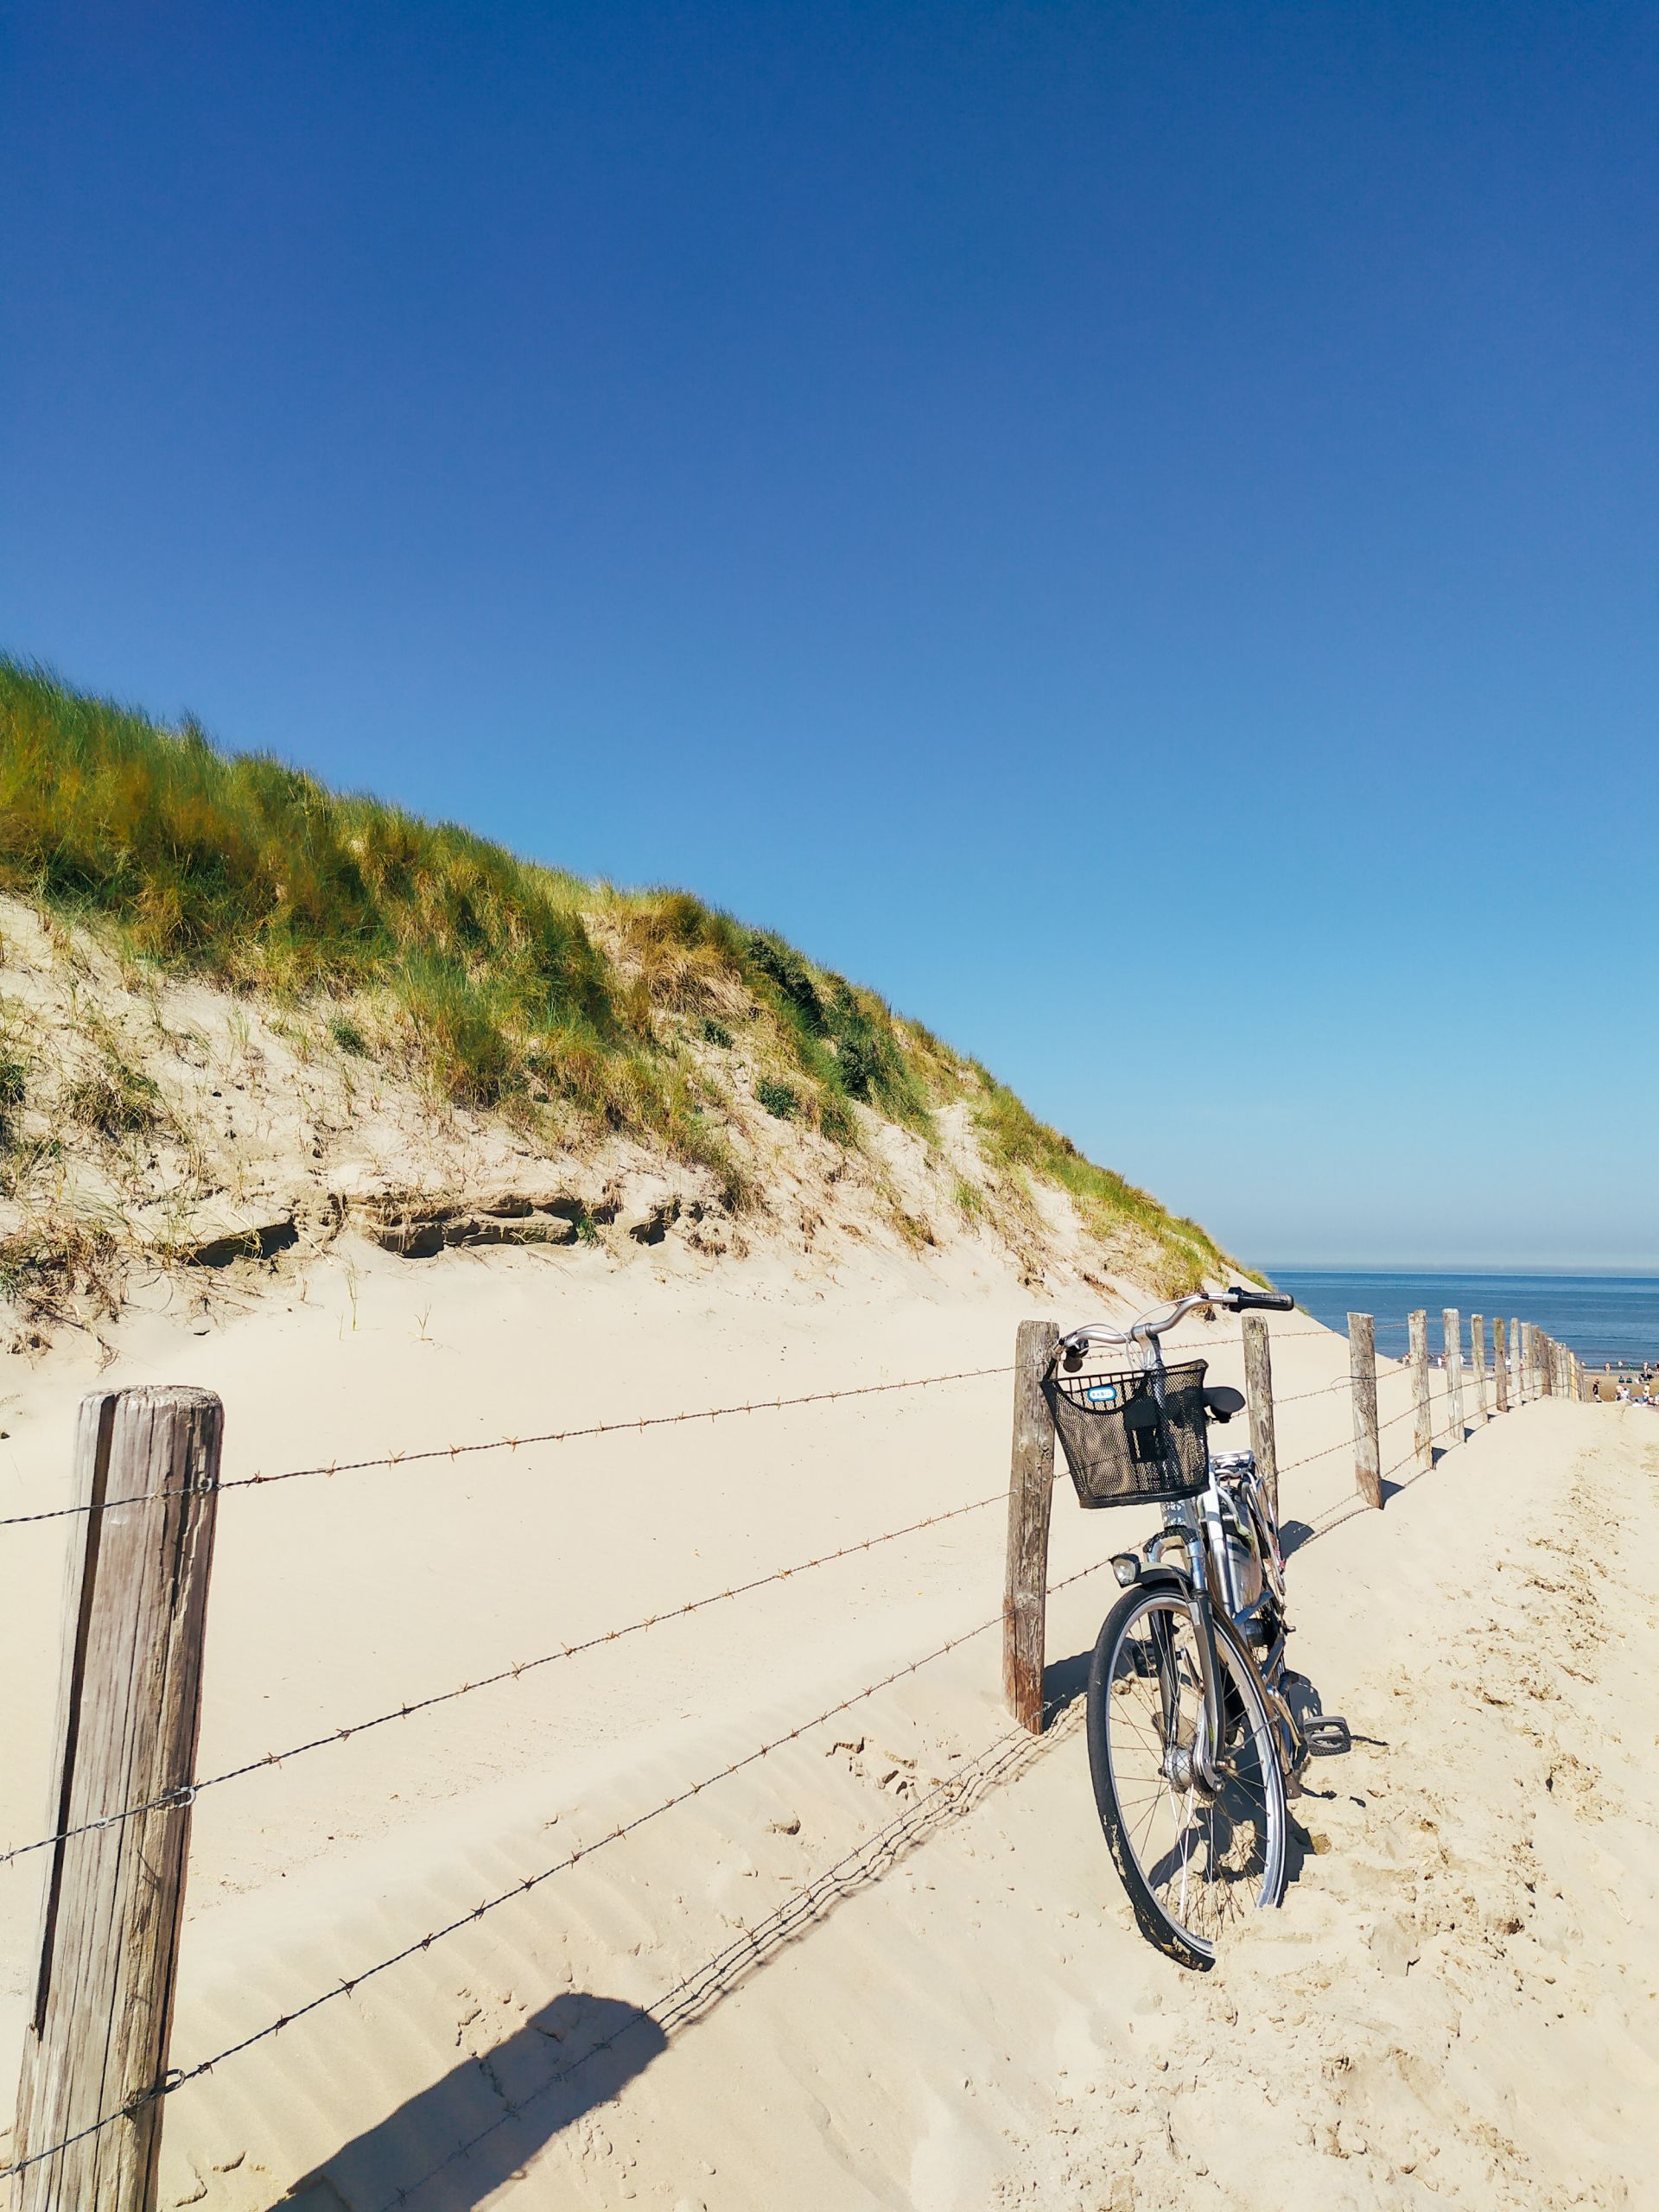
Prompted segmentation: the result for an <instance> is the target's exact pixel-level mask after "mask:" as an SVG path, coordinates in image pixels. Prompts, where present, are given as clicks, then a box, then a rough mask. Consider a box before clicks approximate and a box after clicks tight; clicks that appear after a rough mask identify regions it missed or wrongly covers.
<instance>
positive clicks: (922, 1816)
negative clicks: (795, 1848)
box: [379, 1699, 1065, 2212]
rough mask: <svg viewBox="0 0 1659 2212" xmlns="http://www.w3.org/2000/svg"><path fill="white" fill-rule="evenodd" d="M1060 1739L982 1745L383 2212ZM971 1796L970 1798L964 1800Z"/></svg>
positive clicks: (690, 2007) (674, 2021)
mask: <svg viewBox="0 0 1659 2212" xmlns="http://www.w3.org/2000/svg"><path fill="white" fill-rule="evenodd" d="M1064 1705H1065V1700H1058V1699H1056V1700H1050V1701H1049V1703H1047V1704H1046V1705H1045V1707H1043V1718H1044V1719H1045V1721H1046V1720H1047V1719H1048V1717H1049V1716H1050V1714H1052V1713H1054V1712H1055V1711H1056V1710H1057V1709H1062V1708H1063V1707H1064ZM1055 1740H1056V1732H1047V1731H1045V1732H1042V1733H1039V1734H1035V1735H1033V1733H1032V1732H1031V1731H1030V1730H1028V1729H1027V1728H1024V1727H1014V1728H1010V1729H1007V1730H1005V1731H1004V1732H1003V1733H1002V1734H1001V1735H1000V1736H998V1737H996V1738H995V1739H994V1740H993V1741H992V1742H991V1743H989V1744H988V1745H986V1746H985V1747H984V1749H983V1750H982V1751H977V1752H976V1753H975V1754H974V1756H973V1758H971V1759H969V1761H967V1762H966V1763H965V1764H963V1765H962V1766H961V1767H959V1768H958V1769H957V1771H956V1772H955V1773H954V1774H952V1775H949V1776H947V1777H946V1778H945V1779H944V1781H943V1782H941V1783H938V1785H937V1786H936V1787H935V1788H934V1789H931V1790H929V1791H928V1793H927V1795H926V1796H924V1797H920V1798H918V1799H917V1801H916V1802H914V1803H913V1804H912V1805H909V1806H907V1807H906V1809H905V1810H904V1811H903V1812H902V1813H899V1814H898V1815H896V1816H895V1817H894V1818H893V1820H892V1821H889V1822H888V1823H887V1827H884V1828H880V1829H878V1830H877V1832H876V1833H875V1834H874V1835H873V1836H868V1837H866V1838H864V1839H862V1840H861V1841H860V1842H858V1843H856V1844H855V1845H854V1847H853V1848H852V1849H851V1850H850V1851H849V1852H846V1853H843V1854H842V1857H841V1858H840V1859H836V1860H835V1861H834V1862H833V1864H831V1865H830V1866H825V1867H823V1869H821V1870H820V1872H818V1873H817V1874H816V1875H814V1876H813V1878H812V1879H811V1880H810V1882H807V1883H805V1884H804V1885H802V1886H801V1888H799V1889H798V1890H797V1891H794V1893H793V1894H792V1895H791V1896H790V1897H786V1898H785V1900H784V1902H783V1903H782V1904H779V1905H777V1906H775V1907H774V1908H773V1910H772V1911H771V1912H769V1913H768V1914H767V1915H766V1917H765V1919H764V1920H760V1921H757V1922H755V1923H754V1924H753V1926H752V1927H748V1928H743V1929H740V1930H739V1931H738V1933H737V1935H736V1936H734V1937H733V1938H732V1940H731V1941H730V1942H728V1943H727V1944H725V1945H723V1946H722V1947H721V1949H720V1950H718V1951H716V1952H715V1954H714V1955H713V1956H712V1957H710V1958H708V1959H705V1960H704V1961H702V1963H701V1964H700V1965H698V1966H696V1967H692V1969H691V1970H690V1973H689V1974H683V1975H682V1976H681V1977H680V1979H679V1980H677V1982H674V1983H671V1985H670V1986H669V1987H668V1988H667V1989H665V1990H664V1991H662V1992H661V1993H659V1994H658V1996H656V1997H654V1998H652V2000H651V2001H650V2003H649V2004H647V2005H641V2006H640V2007H639V2010H638V2011H637V2012H634V2013H632V2015H631V2017H629V2018H626V2019H625V2020H623V2021H622V2022H620V2024H619V2025H618V2026H617V2027H615V2028H613V2030H612V2031H611V2032H610V2034H609V2035H607V2036H604V2037H601V2039H600V2040H599V2041H598V2042H597V2043H594V2044H589V2045H588V2048H587V2049H586V2050H582V2051H581V2052H579V2053H578V2054H577V2056H575V2058H573V2059H571V2060H570V2061H569V2063H567V2064H565V2065H563V2066H561V2067H560V2068H559V2069H557V2071H556V2073H554V2074H551V2075H549V2076H548V2077H547V2079H546V2080H545V2081H543V2082H538V2083H537V2086H536V2088H533V2089H531V2091H529V2092H528V2094H525V2095H524V2096H523V2097H520V2098H519V2099H518V2100H517V2101H510V2102H508V2103H506V2104H505V2105H504V2107H503V2108H502V2110H501V2111H500V2112H499V2113H498V2114H497V2116H496V2117H495V2119H493V2120H490V2121H489V2122H488V2123H487V2124H486V2126H483V2127H481V2128H480V2129H479V2130H478V2132H477V2133H476V2134H474V2135H471V2136H468V2137H467V2139H466V2140H465V2141H464V2142H462V2143H458V2144H457V2145H455V2146H454V2149H453V2150H451V2151H449V2152H447V2153H446V2154H445V2156H444V2157H443V2158H441V2159H439V2161H438V2162H437V2164H435V2165H433V2166H429V2167H428V2168H427V2170H426V2171H425V2172H424V2173H423V2174H420V2175H418V2176H417V2177H416V2179H415V2180H413V2181H411V2182H409V2183H405V2184H404V2187H402V2188H401V2189H399V2190H397V2192H396V2193H395V2194H394V2195H393V2196H389V2197H387V2198H386V2199H385V2201H384V2202H383V2203H382V2204H381V2206H380V2208H379V2212H397V2208H399V2207H401V2206H403V2205H405V2204H408V2203H410V2202H412V2201H413V2199H414V2198H415V2197H416V2196H418V2195H419V2193H420V2192H421V2190H423V2189H425V2188H426V2187H427V2186H428V2185H429V2183H432V2182H434V2181H435V2180H436V2179H437V2178H438V2177H439V2175H440V2174H442V2173H445V2172H447V2171H448V2169H449V2168H450V2167H451V2166H452V2165H454V2164H457V2162H458V2161H459V2160H461V2159H462V2158H470V2157H471V2155H472V2153H473V2152H474V2151H476V2150H477V2148H478V2147H479V2145H480V2144H481V2143H483V2142H485V2141H486V2140H487V2139H488V2138H489V2137H490V2136H492V2135H493V2134H494V2133H496V2131H497V2130H498V2129H499V2128H501V2127H505V2126H508V2125H509V2124H510V2123H511V2122H512V2120H517V2119H518V2118H519V2117H520V2115H521V2114H522V2113H524V2109H525V2107H527V2106H529V2105H531V2104H532V2103H535V2102H536V2101H538V2100H539V2099H540V2098H542V2097H544V2096H546V2095H548V2094H550V2093H551V2092H552V2091H553V2090H554V2089H556V2088H559V2087H560V2086H561V2085H562V2084H563V2082H568V2081H569V2079H570V2077H571V2076H572V2075H574V2074H577V2073H579V2072H580V2071H581V2070H582V2068H583V2067H584V2066H587V2065H588V2064H590V2063H592V2061H593V2060H594V2059H595V2058H598V2057H600V2056H602V2054H603V2053H604V2052H606V2051H607V2050H613V2049H614V2048H615V2046H616V2045H617V2044H619V2043H621V2042H622V2041H624V2040H625V2038H626V2037H628V2036H629V2035H631V2034H632V2033H633V2032H634V2031H635V2030H637V2029H639V2028H640V2027H643V2026H651V2027H654V2028H655V2029H656V2030H657V2031H658V2033H659V2034H660V2035H662V2036H663V2037H664V2038H666V2037H668V2036H670V2035H671V2034H672V2033H673V2031H675V2030H676V2029H677V2028H679V2027H682V2026H683V2025H684V2024H687V2023H688V2022H689V2021H690V2020H692V2019H695V2018H697V2017H698V2016H699V2015H700V2014H701V2013H702V2012H704V2011H705V2010H706V2009H707V2007H708V2005H709V2003H710V2002H711V2000H712V1999H713V1998H714V1996H715V1995H716V1994H717V1993H728V1994H729V1993H730V1991H731V1990H732V1988H733V1987H734V1985H735V1980H736V1976H737V1974H739V1972H740V1971H741V1970H743V1969H747V1968H748V1967H753V1966H758V1965H759V1964H760V1963H761V1961H763V1959H764V1958H765V1956H766V1954H767V1953H768V1952H769V1951H771V1950H773V1949H775V1948H778V1946H779V1945H780V1944H782V1943H784V1942H788V1941H789V1939H790V1938H791V1936H794V1935H795V1934H796V1933H797V1932H798V1930H799V1929H801V1928H803V1927H804V1926H805V1925H806V1924H807V1923H809V1922H810V1921H811V1920H813V1919H815V1918H817V1916H818V1914H819V1913H820V1912H821V1911H822V1910H823V1907H824V1905H825V1904H827V1903H829V1901H830V1900H832V1899H833V1898H836V1897H845V1896H847V1895H848V1894H849V1890H850V1887H851V1885H852V1882H853V1881H854V1880H855V1879H856V1880H874V1879H875V1878H877V1877H878V1875H879V1874H880V1873H882V1872H886V1871H887V1870H888V1869H889V1868H890V1867H891V1866H893V1864H894V1863H895V1862H896V1860H897V1859H898V1858H899V1854H900V1853H901V1851H903V1850H904V1849H906V1848H907V1847H911V1846H912V1845H914V1844H916V1843H918V1842H919V1841H920V1840H921V1839H922V1837H923V1836H924V1834H925V1833H926V1832H927V1831H929V1830H931V1829H932V1828H935V1827H938V1826H940V1825H941V1824H942V1822H943V1821H945V1820H947V1819H949V1818H950V1817H951V1816H952V1815H954V1814H956V1813H957V1812H958V1811H971V1810H972V1808H973V1805H974V1804H975V1803H976V1802H978V1801H979V1799H980V1797H982V1796H983V1795H984V1794H985V1791H986V1790H987V1789H988V1788H989V1787H991V1786H992V1785H993V1784H995V1783H997V1782H1000V1781H1002V1780H1004V1779H1006V1778H1007V1776H1008V1775H1009V1774H1010V1773H1011V1772H1012V1771H1014V1770H1017V1769H1018V1768H1019V1767H1020V1766H1022V1765H1024V1764H1026V1763H1027V1762H1028V1761H1029V1760H1030V1759H1033V1758H1037V1757H1039V1755H1040V1754H1041V1753H1042V1752H1043V1751H1046V1749H1047V1748H1048V1746H1049V1745H1051V1744H1052V1743H1053V1742H1054V1741H1055ZM964 1801H966V1802H964Z"/></svg>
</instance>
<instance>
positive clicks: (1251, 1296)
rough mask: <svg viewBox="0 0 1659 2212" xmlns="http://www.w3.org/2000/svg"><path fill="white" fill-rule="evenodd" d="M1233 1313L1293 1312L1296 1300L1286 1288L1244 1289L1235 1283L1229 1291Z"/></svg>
mask: <svg viewBox="0 0 1659 2212" xmlns="http://www.w3.org/2000/svg"><path fill="white" fill-rule="evenodd" d="M1231 1298H1232V1307H1233V1311H1234V1313H1294V1312H1295V1311H1296V1301H1295V1300H1294V1298H1293V1297H1292V1296H1291V1294H1290V1293H1289V1292H1288V1291H1287V1290H1244V1289H1243V1288H1241V1287H1240V1286H1239V1285H1238V1284H1237V1283H1235V1284H1234V1285H1233V1287H1232V1293H1231Z"/></svg>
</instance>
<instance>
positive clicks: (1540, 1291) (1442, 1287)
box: [1268, 1267, 1659, 1367]
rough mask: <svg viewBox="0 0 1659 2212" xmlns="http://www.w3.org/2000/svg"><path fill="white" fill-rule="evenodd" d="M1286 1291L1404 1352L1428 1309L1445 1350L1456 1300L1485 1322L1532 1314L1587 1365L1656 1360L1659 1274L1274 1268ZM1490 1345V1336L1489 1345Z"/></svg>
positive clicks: (1432, 1340) (1328, 1321)
mask: <svg viewBox="0 0 1659 2212" xmlns="http://www.w3.org/2000/svg"><path fill="white" fill-rule="evenodd" d="M1268 1274H1270V1275H1271V1276H1272V1278H1273V1280H1274V1282H1275V1283H1277V1284H1278V1286H1279V1287H1280V1288H1281V1290H1287V1291H1289V1292H1291V1293H1292V1294H1293V1295H1294V1298H1295V1300H1296V1303H1297V1304H1298V1305H1299V1306H1301V1307H1302V1308H1303V1309H1304V1311H1305V1312H1306V1313H1311V1314H1312V1315H1313V1318H1314V1319H1315V1320H1316V1321H1322V1322H1323V1323H1324V1324H1325V1326H1326V1327H1327V1328H1332V1329H1340V1330H1342V1331H1343V1332H1344V1334H1345V1333H1346V1331H1347V1327H1348V1316H1349V1315H1350V1314H1351V1313H1370V1314H1371V1315H1373V1316H1374V1317H1375V1319H1376V1348H1377V1350H1378V1351H1380V1352H1386V1353H1388V1354H1389V1356H1390V1357H1394V1358H1398V1357H1399V1356H1400V1355H1401V1354H1402V1352H1403V1351H1405V1350H1406V1341H1407V1332H1406V1317H1407V1315H1408V1314H1409V1313H1413V1312H1414V1311H1415V1310H1416V1308H1417V1307H1419V1306H1421V1307H1422V1308H1423V1309H1424V1310H1425V1311H1426V1312H1427V1314H1428V1318H1429V1329H1428V1342H1429V1349H1430V1351H1439V1350H1440V1315H1441V1313H1442V1312H1443V1311H1444V1310H1445V1308H1446V1306H1454V1307H1455V1308H1456V1309H1457V1311H1458V1313H1459V1314H1460V1315H1461V1316H1462V1319H1463V1334H1464V1341H1465V1344H1467V1342H1468V1335H1469V1316H1470V1315H1471V1313H1478V1314H1481V1315H1482V1316H1483V1317H1484V1319H1485V1320H1486V1321H1487V1322H1488V1324H1490V1323H1491V1319H1492V1318H1493V1316H1494V1315H1496V1314H1502V1316H1503V1319H1504V1320H1505V1321H1506V1322H1508V1321H1510V1320H1518V1321H1531V1322H1533V1323H1535V1325H1536V1326H1537V1327H1539V1328H1541V1329H1545V1330H1548V1332H1549V1334H1550V1335H1551V1336H1552V1337H1554V1338H1556V1339H1557V1341H1558V1342H1560V1343H1561V1344H1566V1345H1567V1347H1568V1349H1569V1350H1570V1351H1575V1352H1577V1354H1578V1355H1579V1357H1580V1359H1581V1360H1583V1361H1584V1362H1585V1363H1586V1366H1591V1367H1601V1366H1605V1365H1606V1364H1607V1363H1609V1362H1611V1363H1612V1364H1613V1365H1614V1366H1620V1365H1630V1366H1636V1367H1640V1366H1641V1365H1642V1364H1643V1363H1644V1362H1649V1361H1651V1362H1655V1363H1659V1275H1587V1274H1586V1275H1580V1274H1560V1275H1557V1274H1410V1273H1407V1272H1405V1271H1403V1270H1396V1269H1394V1268H1274V1267H1269V1268H1268ZM1487 1343H1488V1344H1489V1345H1490V1344H1491V1336H1490V1334H1489V1336H1488V1338H1487Z"/></svg>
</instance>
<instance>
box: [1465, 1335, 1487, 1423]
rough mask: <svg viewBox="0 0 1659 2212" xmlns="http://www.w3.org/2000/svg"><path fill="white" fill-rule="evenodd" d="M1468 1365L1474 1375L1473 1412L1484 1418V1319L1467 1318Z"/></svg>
mask: <svg viewBox="0 0 1659 2212" xmlns="http://www.w3.org/2000/svg"><path fill="white" fill-rule="evenodd" d="M1469 1364H1470V1366H1471V1368H1472V1369H1473V1370H1474V1374H1475V1411H1476V1412H1477V1413H1478V1414H1479V1415H1480V1418H1481V1419H1482V1421H1484V1420H1485V1418H1486V1317H1485V1315H1484V1313H1471V1315H1470V1316H1469Z"/></svg>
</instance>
